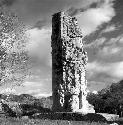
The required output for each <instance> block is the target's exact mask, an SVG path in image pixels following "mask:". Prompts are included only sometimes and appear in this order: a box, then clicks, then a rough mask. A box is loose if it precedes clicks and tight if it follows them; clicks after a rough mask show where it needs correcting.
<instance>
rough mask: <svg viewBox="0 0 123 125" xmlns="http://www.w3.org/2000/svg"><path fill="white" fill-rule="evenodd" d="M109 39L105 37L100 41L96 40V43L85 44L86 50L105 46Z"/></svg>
mask: <svg viewBox="0 0 123 125" xmlns="http://www.w3.org/2000/svg"><path fill="white" fill-rule="evenodd" d="M106 40H107V39H106V38H105V37H101V38H99V39H96V40H95V41H93V42H91V43H89V44H85V45H84V48H93V49H94V48H98V47H99V46H101V45H103V44H104V43H105V41H106Z"/></svg>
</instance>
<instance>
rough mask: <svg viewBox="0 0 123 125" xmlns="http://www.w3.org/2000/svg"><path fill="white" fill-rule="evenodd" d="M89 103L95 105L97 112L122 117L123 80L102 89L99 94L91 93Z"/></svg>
mask: <svg viewBox="0 0 123 125" xmlns="http://www.w3.org/2000/svg"><path fill="white" fill-rule="evenodd" d="M88 101H89V102H90V103H91V104H92V105H94V107H95V110H96V112H105V113H114V114H119V115H120V116H122V112H123V80H121V81H120V82H118V83H113V84H112V85H111V86H108V87H107V88H105V89H102V90H101V91H99V92H98V94H93V93H90V94H89V95H88Z"/></svg>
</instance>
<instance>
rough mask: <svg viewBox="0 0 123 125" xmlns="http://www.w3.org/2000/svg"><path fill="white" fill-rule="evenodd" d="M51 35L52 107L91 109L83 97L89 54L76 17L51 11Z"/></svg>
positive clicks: (83, 110) (76, 109) (71, 110)
mask: <svg viewBox="0 0 123 125" xmlns="http://www.w3.org/2000/svg"><path fill="white" fill-rule="evenodd" d="M51 38H52V43H51V46H52V89H53V110H54V111H58V112H60V111H61V112H63V111H67V112H85V109H86V112H88V111H91V112H94V110H92V109H93V106H91V105H90V104H88V102H87V100H86V96H87V91H86V90H87V81H86V78H85V72H86V64H87V60H88V58H87V53H86V52H85V51H84V50H83V42H82V32H81V30H80V28H79V27H78V24H77V19H76V18H75V17H70V16H68V15H67V14H65V13H64V12H60V13H57V14H54V15H53V18H52V37H51ZM89 108H91V110H90V109H89ZM87 110H88V111H87Z"/></svg>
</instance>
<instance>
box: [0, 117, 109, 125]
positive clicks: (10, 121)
mask: <svg viewBox="0 0 123 125" xmlns="http://www.w3.org/2000/svg"><path fill="white" fill-rule="evenodd" d="M0 125H109V124H107V123H99V122H91V123H90V122H84V121H67V120H39V119H36V120H35V119H28V118H23V119H19V118H4V117H0Z"/></svg>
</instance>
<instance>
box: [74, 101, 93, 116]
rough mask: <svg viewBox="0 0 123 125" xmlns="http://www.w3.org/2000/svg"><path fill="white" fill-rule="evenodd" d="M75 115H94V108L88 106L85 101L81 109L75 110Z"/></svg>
mask: <svg viewBox="0 0 123 125" xmlns="http://www.w3.org/2000/svg"><path fill="white" fill-rule="evenodd" d="M76 113H81V114H88V113H95V110H94V106H93V105H91V104H89V103H88V101H87V100H84V103H83V106H82V108H81V109H79V110H77V111H76Z"/></svg>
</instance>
